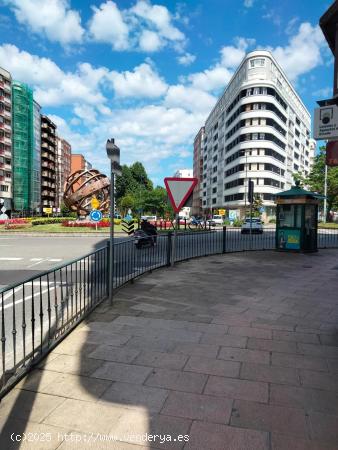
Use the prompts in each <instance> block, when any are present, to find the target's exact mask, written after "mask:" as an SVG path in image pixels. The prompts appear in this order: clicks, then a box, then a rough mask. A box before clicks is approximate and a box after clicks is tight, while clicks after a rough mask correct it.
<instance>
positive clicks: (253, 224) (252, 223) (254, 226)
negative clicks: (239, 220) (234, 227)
mask: <svg viewBox="0 0 338 450" xmlns="http://www.w3.org/2000/svg"><path fill="white" fill-rule="evenodd" d="M250 232H251V233H259V234H262V233H263V224H262V221H261V219H260V218H259V217H252V218H251V219H250V217H248V218H247V219H245V220H244V223H243V225H242V228H241V233H242V234H248V233H250Z"/></svg>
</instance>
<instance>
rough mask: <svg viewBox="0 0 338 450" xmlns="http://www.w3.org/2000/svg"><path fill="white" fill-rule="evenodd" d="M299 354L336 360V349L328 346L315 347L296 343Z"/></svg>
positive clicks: (337, 356) (337, 353) (337, 348)
mask: <svg viewBox="0 0 338 450" xmlns="http://www.w3.org/2000/svg"><path fill="white" fill-rule="evenodd" d="M297 345H298V349H299V353H303V354H304V355H311V356H319V357H321V358H338V347H332V346H330V345H315V344H302V343H298V344H297Z"/></svg>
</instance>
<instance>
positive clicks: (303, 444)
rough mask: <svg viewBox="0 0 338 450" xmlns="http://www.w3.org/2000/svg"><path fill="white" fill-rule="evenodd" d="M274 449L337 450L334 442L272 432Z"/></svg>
mask: <svg viewBox="0 0 338 450" xmlns="http://www.w3.org/2000/svg"><path fill="white" fill-rule="evenodd" d="M271 446H272V450H337V447H336V446H335V445H334V444H333V445H330V444H325V443H323V441H312V440H309V439H298V438H295V437H294V436H288V435H285V434H279V433H271Z"/></svg>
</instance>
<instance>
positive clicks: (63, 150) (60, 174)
mask: <svg viewBox="0 0 338 450" xmlns="http://www.w3.org/2000/svg"><path fill="white" fill-rule="evenodd" d="M56 148H57V171H56V179H57V183H56V184H57V195H56V209H57V212H60V211H61V205H62V203H63V194H64V186H65V183H66V181H67V178H68V177H69V175H70V174H71V152H72V147H71V145H70V144H69V142H67V141H66V140H65V139H63V138H62V137H60V136H56Z"/></svg>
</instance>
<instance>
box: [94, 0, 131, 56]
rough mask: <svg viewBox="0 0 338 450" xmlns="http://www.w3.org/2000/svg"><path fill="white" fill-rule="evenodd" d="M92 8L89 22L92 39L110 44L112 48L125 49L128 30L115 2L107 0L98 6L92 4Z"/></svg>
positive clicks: (127, 44) (127, 42)
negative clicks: (92, 13) (92, 11)
mask: <svg viewBox="0 0 338 450" xmlns="http://www.w3.org/2000/svg"><path fill="white" fill-rule="evenodd" d="M93 10H94V15H93V17H92V19H91V21H90V24H89V31H90V33H91V35H92V37H93V39H94V40H95V41H98V42H106V43H109V44H111V45H112V46H113V49H114V50H125V49H127V48H128V47H129V41H128V38H129V36H128V34H129V30H128V26H127V24H126V23H125V22H124V19H123V17H122V14H121V12H120V10H119V9H118V7H117V5H116V3H114V2H112V1H110V0H108V1H107V2H106V3H102V4H101V5H100V7H99V8H97V7H95V6H94V7H93Z"/></svg>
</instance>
